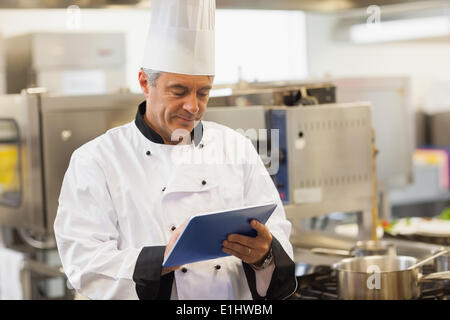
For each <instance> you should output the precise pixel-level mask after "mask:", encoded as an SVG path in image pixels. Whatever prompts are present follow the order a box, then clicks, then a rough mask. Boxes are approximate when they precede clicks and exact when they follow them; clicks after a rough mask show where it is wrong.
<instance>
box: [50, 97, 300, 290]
mask: <svg viewBox="0 0 450 320" xmlns="http://www.w3.org/2000/svg"><path fill="white" fill-rule="evenodd" d="M144 114H145V102H143V103H142V104H141V105H140V106H139V109H138V112H137V115H136V119H135V121H133V122H130V123H128V124H125V125H123V126H120V127H116V128H113V129H111V130H109V131H107V132H106V133H105V134H103V135H101V136H99V137H97V138H95V139H94V140H92V141H90V142H88V143H86V144H84V145H83V146H81V147H80V148H78V149H77V150H76V151H75V152H74V153H73V155H72V157H71V160H70V165H69V167H68V169H67V172H66V174H65V176H64V181H63V184H62V189H61V194H60V197H59V207H58V212H57V217H56V220H55V223H54V230H55V236H56V240H57V245H58V251H59V254H60V257H61V261H62V264H63V268H64V271H65V273H66V275H67V277H68V279H69V281H70V283H71V285H72V286H73V287H74V288H75V289H76V290H77V292H78V293H80V294H81V295H83V296H85V297H87V298H91V299H138V298H140V299H168V298H171V299H252V298H253V299H260V298H266V299H283V298H287V297H289V296H290V295H291V294H292V293H293V292H294V291H295V290H296V285H297V283H296V279H295V272H294V263H293V261H292V260H293V252H292V246H291V244H290V242H289V235H290V231H291V224H290V223H289V221H288V220H287V219H286V217H285V212H284V209H283V205H282V203H281V201H280V197H279V195H278V192H277V190H276V188H275V186H274V184H273V182H272V180H271V178H270V176H269V175H268V173H267V170H266V169H265V167H264V165H263V163H262V161H261V159H260V157H259V156H258V154H257V152H256V150H255V148H254V147H253V145H252V143H251V141H250V140H249V139H247V138H246V137H244V136H243V135H241V134H239V133H237V132H236V131H234V130H231V129H229V128H227V127H225V126H222V125H219V124H216V123H213V122H207V121H201V122H200V123H199V125H198V126H200V128H201V129H202V130H200V134H199V135H198V134H197V133H196V136H195V137H194V142H193V143H190V144H186V145H166V144H164V143H163V142H162V139H161V137H160V136H159V135H158V134H157V133H156V132H155V131H154V130H152V129H151V128H150V127H149V126H147V125H146V124H145V122H144V120H143V115H144ZM194 131H195V132H197V131H196V130H194ZM269 201H275V202H276V203H277V204H278V206H277V208H276V210H275V211H274V213H273V214H272V216H271V217H270V219H269V220H268V222H267V224H266V225H267V226H268V228H269V230H270V232H271V234H272V236H273V241H272V251H273V255H274V265H273V266H271V267H269V268H267V269H264V270H261V271H255V270H254V269H253V268H252V267H251V266H249V265H248V264H246V263H244V262H242V261H241V260H240V259H238V258H236V257H233V256H228V257H224V258H219V259H213V260H208V261H203V262H197V263H191V264H187V265H184V266H183V268H181V269H178V270H176V271H174V272H171V273H169V274H167V275H165V276H161V269H162V266H161V264H162V260H163V255H164V250H165V246H166V245H167V243H168V241H169V239H170V237H171V234H172V232H173V229H174V227H176V226H179V225H181V224H182V223H183V222H185V221H186V220H187V219H188V218H190V217H191V216H193V215H195V214H198V213H207V212H211V211H218V210H224V209H231V208H237V207H241V206H247V205H256V204H263V203H267V202H269Z"/></svg>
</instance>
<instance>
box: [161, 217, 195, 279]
mask: <svg viewBox="0 0 450 320" xmlns="http://www.w3.org/2000/svg"><path fill="white" fill-rule="evenodd" d="M187 222H188V220H186V221H185V222H184V223H183V224H182V225H181V226H179V227H177V228H176V229H175V230H174V231H173V233H172V236H171V237H170V239H169V243H168V244H167V246H166V250H165V251H164V260H166V258H167V256H168V255H169V252H170V251H171V250H172V247H173V246H174V245H175V242H176V241H177V239H178V237H179V236H180V234H181V232H183V230H184V227H185V226H186V223H187ZM179 268H181V266H174V267H168V268H164V267H163V268H162V271H161V275H162V276H163V275H165V274H167V273H170V272H172V271H175V270H177V269H179Z"/></svg>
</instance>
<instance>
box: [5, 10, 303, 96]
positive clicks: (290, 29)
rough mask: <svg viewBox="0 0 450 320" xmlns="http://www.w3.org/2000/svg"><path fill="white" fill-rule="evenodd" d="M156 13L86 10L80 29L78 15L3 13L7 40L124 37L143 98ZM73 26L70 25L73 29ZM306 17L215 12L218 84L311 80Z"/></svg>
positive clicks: (130, 75)
mask: <svg viewBox="0 0 450 320" xmlns="http://www.w3.org/2000/svg"><path fill="white" fill-rule="evenodd" d="M150 16H151V12H150V11H149V10H142V9H108V10H100V9H82V10H81V11H80V12H79V15H78V17H79V20H78V21H79V24H76V23H73V22H74V21H73V17H74V12H73V11H68V10H65V9H53V10H0V32H2V33H3V34H4V36H5V37H8V36H12V35H16V34H22V33H28V32H36V31H49V32H71V30H69V29H68V26H69V27H71V28H73V27H74V26H78V25H79V29H77V30H75V32H76V31H80V32H90V31H92V32H124V33H125V34H126V45H127V50H126V51H127V52H126V55H127V58H126V61H127V66H126V77H127V79H126V81H127V84H128V86H129V87H130V89H131V90H132V91H134V92H140V88H139V85H138V82H137V72H138V69H139V67H140V66H141V60H142V55H143V50H144V47H145V37H146V35H147V31H148V26H149V22H150ZM68 23H69V24H68ZM305 43H306V34H305V24H304V14H303V13H302V12H299V11H251V10H250V11H249V10H238V11H236V10H218V11H217V12H216V78H215V83H217V84H219V83H234V82H236V81H238V79H239V78H241V79H244V80H247V81H254V80H259V81H264V80H284V79H303V78H305V77H306V75H307V62H306V45H305Z"/></svg>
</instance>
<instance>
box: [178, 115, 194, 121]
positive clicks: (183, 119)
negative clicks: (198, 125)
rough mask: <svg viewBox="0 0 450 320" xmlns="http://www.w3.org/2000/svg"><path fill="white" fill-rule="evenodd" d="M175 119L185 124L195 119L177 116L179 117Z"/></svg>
mask: <svg viewBox="0 0 450 320" xmlns="http://www.w3.org/2000/svg"><path fill="white" fill-rule="evenodd" d="M176 118H178V119H180V120H182V121H183V122H186V123H188V122H193V121H195V118H188V117H183V116H179V115H177V116H176Z"/></svg>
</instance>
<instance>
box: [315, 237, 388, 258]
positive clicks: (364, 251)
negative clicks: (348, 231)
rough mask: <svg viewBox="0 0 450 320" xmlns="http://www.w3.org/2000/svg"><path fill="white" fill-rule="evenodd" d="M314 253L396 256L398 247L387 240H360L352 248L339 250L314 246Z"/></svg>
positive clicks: (350, 255) (345, 255) (353, 255)
mask: <svg viewBox="0 0 450 320" xmlns="http://www.w3.org/2000/svg"><path fill="white" fill-rule="evenodd" d="M311 252H312V253H316V254H326V255H335V256H344V257H365V256H382V255H388V256H396V255H397V249H396V248H395V246H394V244H392V243H389V242H386V241H374V240H368V241H358V242H356V244H355V245H354V246H353V247H352V248H351V249H350V250H338V249H328V248H313V249H311Z"/></svg>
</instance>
